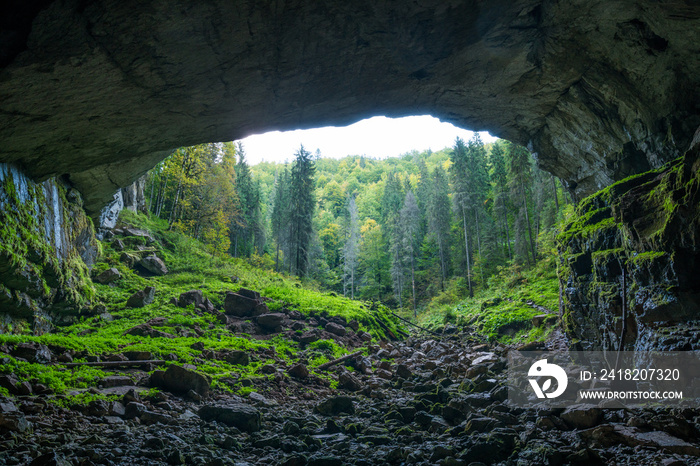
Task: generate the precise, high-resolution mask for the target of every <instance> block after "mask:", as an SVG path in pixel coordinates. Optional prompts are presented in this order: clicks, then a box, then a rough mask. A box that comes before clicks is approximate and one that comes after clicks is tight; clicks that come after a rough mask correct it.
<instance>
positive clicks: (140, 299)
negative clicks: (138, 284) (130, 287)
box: [126, 286, 156, 307]
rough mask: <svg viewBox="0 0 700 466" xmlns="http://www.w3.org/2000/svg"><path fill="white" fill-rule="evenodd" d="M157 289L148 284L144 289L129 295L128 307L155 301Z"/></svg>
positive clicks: (145, 304)
mask: <svg viewBox="0 0 700 466" xmlns="http://www.w3.org/2000/svg"><path fill="white" fill-rule="evenodd" d="M155 293H156V289H155V288H154V287H152V286H147V287H146V288H144V289H143V290H139V291H137V292H136V293H134V294H132V295H131V296H129V299H127V300H126V305H127V307H144V306H147V305H149V304H151V303H152V302H153V299H154V297H155Z"/></svg>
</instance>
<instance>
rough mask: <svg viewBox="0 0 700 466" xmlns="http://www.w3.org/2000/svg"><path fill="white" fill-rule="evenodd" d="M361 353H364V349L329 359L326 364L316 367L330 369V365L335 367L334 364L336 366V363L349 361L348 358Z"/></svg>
mask: <svg viewBox="0 0 700 466" xmlns="http://www.w3.org/2000/svg"><path fill="white" fill-rule="evenodd" d="M361 354H362V351H356V352H354V353H352V354H346V355H345V356H343V357H341V358H338V359H334V360H332V361H328V362H327V363H325V364H321V365H320V366H318V367H317V368H316V370H319V371H324V370H326V369H328V368H329V367H333V366H335V365H336V364H340V363H341V362H343V361H347V360H348V359H352V358H354V357H356V356H360V355H361Z"/></svg>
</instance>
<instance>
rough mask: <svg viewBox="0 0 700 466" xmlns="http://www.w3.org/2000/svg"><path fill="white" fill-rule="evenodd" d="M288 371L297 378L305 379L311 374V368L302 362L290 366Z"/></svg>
mask: <svg viewBox="0 0 700 466" xmlns="http://www.w3.org/2000/svg"><path fill="white" fill-rule="evenodd" d="M287 373H288V374H289V375H290V376H291V377H294V378H295V379H305V378H307V377H308V376H309V368H308V367H306V365H304V364H302V363H298V364H294V365H293V366H292V367H290V368H289V369H288V370H287Z"/></svg>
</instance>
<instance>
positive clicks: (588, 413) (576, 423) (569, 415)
mask: <svg viewBox="0 0 700 466" xmlns="http://www.w3.org/2000/svg"><path fill="white" fill-rule="evenodd" d="M560 417H561V418H562V419H563V420H564V422H566V423H567V424H568V425H569V426H570V427H573V428H574V429H590V428H591V427H595V426H597V425H598V424H599V423H600V421H601V419H602V418H603V412H602V410H601V409H600V408H596V407H594V406H590V405H573V406H569V407H568V408H566V409H565V410H564V412H563V413H561V415H560Z"/></svg>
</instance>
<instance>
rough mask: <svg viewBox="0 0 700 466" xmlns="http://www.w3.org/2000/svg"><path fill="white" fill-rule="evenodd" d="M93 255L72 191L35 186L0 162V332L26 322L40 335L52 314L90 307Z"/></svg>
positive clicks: (90, 232)
mask: <svg viewBox="0 0 700 466" xmlns="http://www.w3.org/2000/svg"><path fill="white" fill-rule="evenodd" d="M97 254H98V246H97V242H96V240H95V234H94V228H93V225H92V221H91V220H90V219H89V218H88V217H87V215H86V214H85V211H84V210H83V207H82V199H81V196H80V194H79V193H78V192H77V191H76V190H75V189H71V188H70V187H69V186H67V185H66V184H65V183H64V182H62V181H61V180H60V179H55V178H53V179H49V180H46V181H44V182H42V183H35V182H33V181H32V180H31V179H29V178H28V177H27V176H26V175H25V174H24V173H23V172H22V171H21V170H20V169H18V168H17V167H15V166H13V165H9V164H5V163H0V331H9V330H11V328H12V326H13V325H15V326H16V325H17V322H19V321H25V322H28V323H29V324H30V325H33V327H34V330H35V331H36V332H41V331H44V330H46V326H47V325H48V324H49V317H50V315H51V314H77V313H78V312H79V311H80V310H81V309H82V308H84V307H86V306H89V305H90V301H91V299H92V296H93V294H94V289H93V288H92V282H91V281H90V278H89V268H90V267H92V265H93V264H94V263H95V260H96V258H97Z"/></svg>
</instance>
